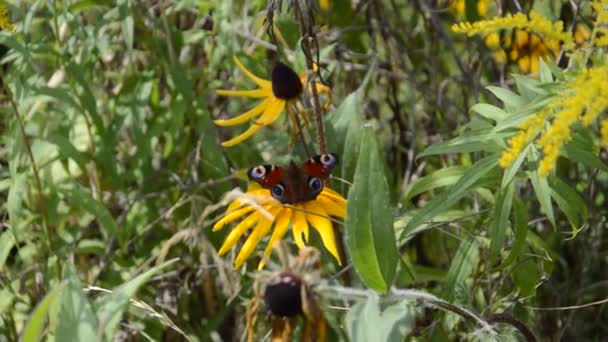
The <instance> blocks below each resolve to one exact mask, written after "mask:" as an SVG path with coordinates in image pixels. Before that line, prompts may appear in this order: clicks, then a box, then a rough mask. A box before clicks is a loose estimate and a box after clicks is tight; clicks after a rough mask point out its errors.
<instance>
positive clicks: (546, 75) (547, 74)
mask: <svg viewBox="0 0 608 342" xmlns="http://www.w3.org/2000/svg"><path fill="white" fill-rule="evenodd" d="M538 66H539V78H540V81H541V83H553V74H552V73H551V69H550V68H549V66H547V63H545V60H544V58H541V59H540V61H538Z"/></svg>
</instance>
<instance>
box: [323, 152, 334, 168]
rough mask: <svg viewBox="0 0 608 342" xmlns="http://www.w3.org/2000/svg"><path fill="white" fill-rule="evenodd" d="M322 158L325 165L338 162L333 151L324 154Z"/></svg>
mask: <svg viewBox="0 0 608 342" xmlns="http://www.w3.org/2000/svg"><path fill="white" fill-rule="evenodd" d="M320 159H321V163H322V164H323V165H328V166H329V165H333V164H335V163H336V156H335V155H334V154H332V153H327V154H322V155H321V158H320Z"/></svg>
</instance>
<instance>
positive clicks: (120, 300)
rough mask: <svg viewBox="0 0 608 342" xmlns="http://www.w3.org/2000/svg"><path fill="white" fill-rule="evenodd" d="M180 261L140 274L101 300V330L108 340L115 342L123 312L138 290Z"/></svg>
mask: <svg viewBox="0 0 608 342" xmlns="http://www.w3.org/2000/svg"><path fill="white" fill-rule="evenodd" d="M177 260H179V259H172V260H169V261H167V262H164V263H163V264H161V265H158V266H155V267H153V268H151V269H149V270H148V271H146V272H144V273H142V274H140V275H139V276H137V277H135V278H134V279H132V280H130V281H128V282H126V283H124V284H122V285H121V286H119V287H118V288H117V289H116V290H114V291H113V292H112V293H110V294H107V295H105V296H104V297H102V298H101V300H100V302H99V305H98V306H97V307H98V309H97V318H98V319H99V325H100V329H101V330H103V332H104V334H105V338H106V339H107V340H113V339H114V334H115V333H116V328H117V327H118V323H120V319H121V317H122V314H123V312H124V311H125V309H126V308H127V305H128V304H129V299H131V298H132V297H133V296H134V295H135V293H136V292H137V290H138V289H139V288H140V287H141V286H142V285H143V284H144V283H146V282H147V281H148V280H149V279H150V278H151V277H152V276H153V275H155V274H156V273H158V272H160V271H161V270H163V269H164V268H166V267H167V266H169V265H171V264H173V263H175V262H176V261H177Z"/></svg>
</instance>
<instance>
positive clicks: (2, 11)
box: [0, 1, 15, 32]
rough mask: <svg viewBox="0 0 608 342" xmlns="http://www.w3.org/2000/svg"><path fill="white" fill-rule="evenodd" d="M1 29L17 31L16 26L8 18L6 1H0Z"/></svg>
mask: <svg viewBox="0 0 608 342" xmlns="http://www.w3.org/2000/svg"><path fill="white" fill-rule="evenodd" d="M0 29H2V30H7V31H11V32H15V26H13V24H11V22H10V21H9V20H8V8H7V7H6V4H5V3H4V1H2V2H0Z"/></svg>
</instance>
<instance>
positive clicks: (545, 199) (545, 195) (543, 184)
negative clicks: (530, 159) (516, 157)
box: [528, 170, 555, 227]
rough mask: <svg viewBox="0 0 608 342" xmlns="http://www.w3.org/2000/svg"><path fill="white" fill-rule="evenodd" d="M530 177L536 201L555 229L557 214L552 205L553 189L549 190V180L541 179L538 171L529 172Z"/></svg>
mask: <svg viewBox="0 0 608 342" xmlns="http://www.w3.org/2000/svg"><path fill="white" fill-rule="evenodd" d="M528 177H529V178H530V181H531V182H532V188H534V193H535V194H536V199H537V200H538V202H539V204H540V207H541V209H542V211H543V212H544V213H545V215H547V219H548V220H549V222H551V224H552V225H553V227H555V214H554V213H553V205H552V204H551V189H550V188H549V182H547V178H545V177H541V176H540V175H539V174H538V171H536V170H535V171H531V172H528Z"/></svg>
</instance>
